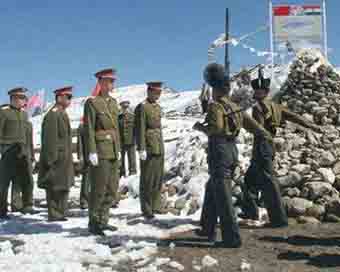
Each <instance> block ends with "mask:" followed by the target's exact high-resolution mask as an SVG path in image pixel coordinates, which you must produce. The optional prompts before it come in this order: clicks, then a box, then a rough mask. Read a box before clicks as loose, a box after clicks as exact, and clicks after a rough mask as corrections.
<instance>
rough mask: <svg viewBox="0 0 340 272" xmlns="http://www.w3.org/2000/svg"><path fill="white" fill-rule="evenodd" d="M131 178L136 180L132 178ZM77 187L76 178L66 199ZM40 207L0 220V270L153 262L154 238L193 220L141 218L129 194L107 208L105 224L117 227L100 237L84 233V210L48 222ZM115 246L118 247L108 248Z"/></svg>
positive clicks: (95, 268)
mask: <svg viewBox="0 0 340 272" xmlns="http://www.w3.org/2000/svg"><path fill="white" fill-rule="evenodd" d="M132 179H133V181H132V182H135V183H137V182H138V176H134V177H132ZM79 187H80V185H79V183H78V182H76V186H74V187H73V188H72V190H71V193H70V199H74V198H78V197H79ZM35 199H36V200H44V199H45V194H44V191H42V190H40V189H38V188H36V189H35ZM41 203H42V204H43V203H44V201H42V202H41ZM40 210H41V213H40V214H39V215H21V214H19V213H13V214H11V217H12V218H11V220H8V221H0V271H6V272H11V271H15V272H21V271H25V272H27V271H30V272H35V271H39V272H42V271H46V272H47V271H48V272H50V271H53V272H59V271H60V272H67V271H72V272H75V271H105V269H106V268H108V267H115V266H117V265H118V264H120V263H121V262H137V261H139V262H141V261H143V260H144V261H145V262H146V263H147V265H150V262H151V263H153V261H155V262H157V260H153V259H152V256H153V255H155V254H156V253H157V246H156V242H157V241H158V239H161V238H166V237H168V236H169V235H170V234H171V233H173V232H175V231H178V230H190V229H193V228H195V227H194V226H193V225H192V223H193V220H196V221H197V220H198V214H196V215H195V216H191V217H176V216H173V215H170V214H169V215H159V216H157V219H155V220H153V221H150V222H146V221H145V220H144V219H143V218H142V217H141V215H140V210H139V199H138V198H132V197H130V198H128V199H125V200H122V201H121V202H120V206H119V208H118V209H114V210H111V218H110V224H113V225H115V226H117V227H118V231H117V232H114V233H110V232H108V233H107V234H108V237H105V238H100V237H99V236H93V235H90V234H89V233H88V231H87V224H88V217H87V210H85V211H84V210H80V209H78V208H77V209H71V210H70V217H69V221H67V222H51V223H49V222H47V210H46V209H45V208H41V209H40ZM116 244H119V247H114V248H113V249H111V248H110V247H113V246H115V245H116ZM158 262H159V260H158ZM139 265H140V266H142V265H141V264H140V263H139ZM160 265H161V264H159V265H158V266H160ZM153 266H154V267H157V265H156V264H154V265H153ZM105 267H106V268H105ZM109 271H111V270H109ZM154 271H157V270H154Z"/></svg>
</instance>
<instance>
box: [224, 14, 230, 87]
mask: <svg viewBox="0 0 340 272" xmlns="http://www.w3.org/2000/svg"><path fill="white" fill-rule="evenodd" d="M225 40H226V43H225V45H224V46H225V59H224V65H225V66H224V67H225V68H224V69H225V74H226V77H227V82H229V77H230V61H229V42H228V41H229V8H226V10H225ZM228 84H229V83H228Z"/></svg>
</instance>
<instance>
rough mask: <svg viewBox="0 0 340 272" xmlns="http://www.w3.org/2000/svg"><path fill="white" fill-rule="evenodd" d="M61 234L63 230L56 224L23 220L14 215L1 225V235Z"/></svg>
mask: <svg viewBox="0 0 340 272" xmlns="http://www.w3.org/2000/svg"><path fill="white" fill-rule="evenodd" d="M0 222H1V221H0ZM61 232H65V229H63V227H62V226H61V225H59V224H57V223H48V222H44V221H41V219H33V218H23V217H21V216H15V215H11V219H10V220H6V221H4V222H3V223H2V224H1V233H3V235H19V234H26V235H29V234H41V233H61Z"/></svg>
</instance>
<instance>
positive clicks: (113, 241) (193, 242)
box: [96, 235, 213, 248]
mask: <svg viewBox="0 0 340 272" xmlns="http://www.w3.org/2000/svg"><path fill="white" fill-rule="evenodd" d="M131 240H132V241H134V242H135V243H138V242H148V243H153V244H156V245H157V247H163V248H171V247H172V246H174V247H188V248H213V244H212V243H210V242H209V241H208V239H204V238H195V237H185V238H178V239H177V238H176V239H160V238H156V237H152V236H132V235H112V236H107V237H98V238H97V239H96V242H97V243H100V244H104V245H107V246H109V247H110V248H116V247H119V246H120V245H124V244H126V243H127V242H129V241H131Z"/></svg>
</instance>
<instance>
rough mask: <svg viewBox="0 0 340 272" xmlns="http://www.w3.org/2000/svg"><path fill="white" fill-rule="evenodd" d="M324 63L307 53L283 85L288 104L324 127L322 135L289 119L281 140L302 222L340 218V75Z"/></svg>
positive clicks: (292, 205) (281, 160)
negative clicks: (292, 122) (289, 121)
mask: <svg viewBox="0 0 340 272" xmlns="http://www.w3.org/2000/svg"><path fill="white" fill-rule="evenodd" d="M324 63H326V62H325V61H324V60H323V59H321V57H320V56H319V57H316V56H313V55H311V54H310V53H308V52H305V53H302V54H301V55H300V56H299V57H298V58H297V59H296V61H294V62H293V63H292V65H291V69H290V73H289V75H288V78H287V81H286V82H285V84H284V85H283V86H282V88H281V97H280V99H281V103H282V104H286V105H287V106H288V108H290V110H292V111H294V112H295V113H298V114H300V115H302V116H304V117H305V118H307V119H308V120H310V121H314V122H315V123H316V124H319V125H320V126H322V127H323V129H324V133H322V134H318V133H314V132H313V131H311V130H308V129H304V128H302V127H300V126H297V125H293V124H290V123H288V124H287V125H286V127H285V128H283V129H280V130H279V132H278V137H277V138H276V139H275V142H276V147H277V151H278V152H277V155H276V164H275V169H276V174H277V176H278V180H279V183H280V186H281V190H282V194H283V196H284V202H285V204H286V206H287V210H288V214H289V216H290V217H295V218H297V220H298V221H300V222H306V221H311V222H317V220H319V221H332V222H340V197H339V192H340V137H339V136H340V76H339V75H338V74H337V72H336V71H335V69H334V68H333V67H332V66H330V65H327V64H324ZM316 219H317V220H316Z"/></svg>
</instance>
